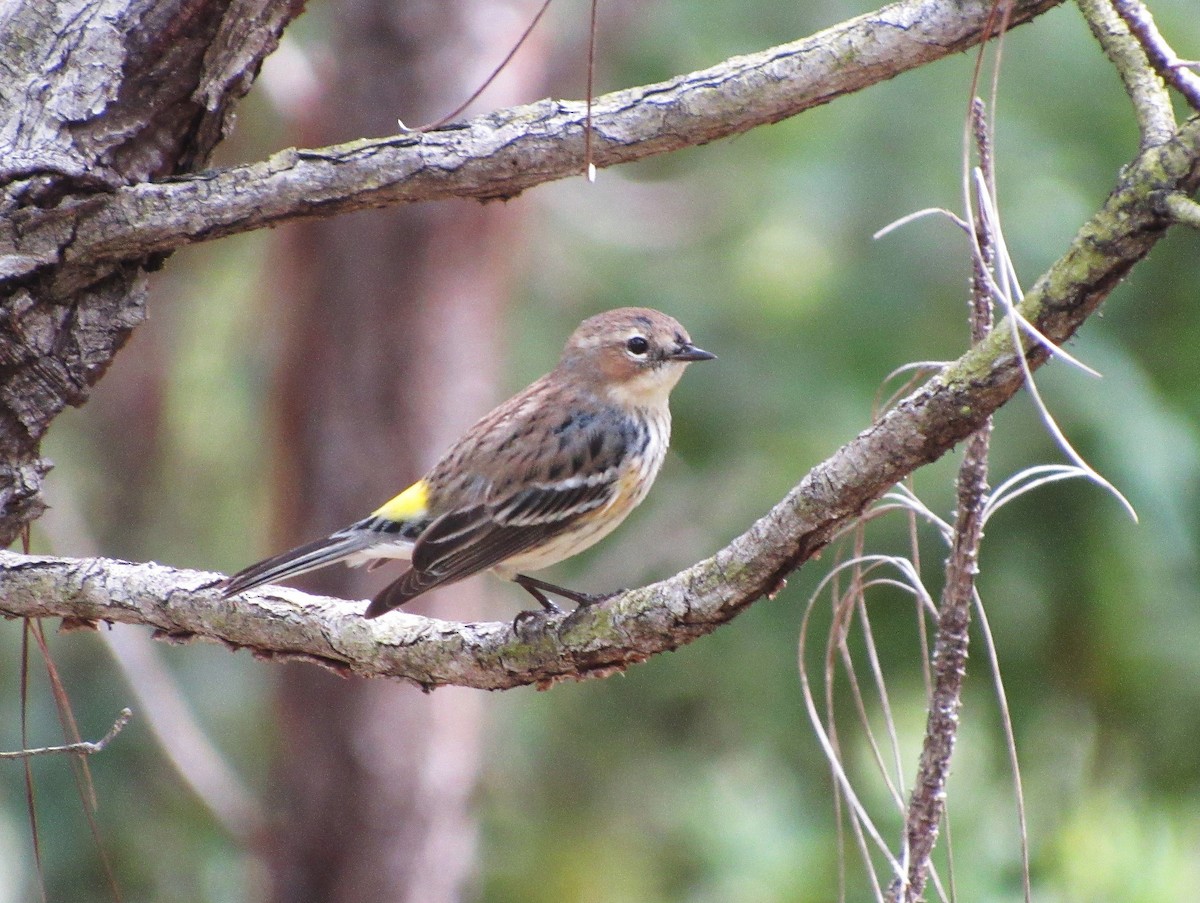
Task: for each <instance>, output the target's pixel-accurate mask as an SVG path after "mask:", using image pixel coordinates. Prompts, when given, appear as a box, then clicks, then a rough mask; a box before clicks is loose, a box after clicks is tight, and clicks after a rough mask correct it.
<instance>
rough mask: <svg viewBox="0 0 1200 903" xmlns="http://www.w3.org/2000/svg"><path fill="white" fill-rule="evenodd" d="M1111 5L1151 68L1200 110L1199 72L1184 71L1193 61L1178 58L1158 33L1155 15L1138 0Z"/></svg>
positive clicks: (1118, 0)
mask: <svg viewBox="0 0 1200 903" xmlns="http://www.w3.org/2000/svg"><path fill="white" fill-rule="evenodd" d="M1112 5H1113V7H1114V8H1115V9H1116V11H1117V14H1118V15H1119V16H1120V17H1121V18H1122V19H1124V20H1125V24H1126V25H1128V26H1129V30H1130V31H1131V32H1133V34H1134V36H1135V37H1137V39H1138V43H1139V44H1141V45H1142V49H1143V50H1144V51H1146V56H1147V57H1148V58H1149V60H1150V65H1151V66H1153V67H1154V71H1155V72H1157V73H1158V74H1159V75H1161V76H1162V77H1163V79H1164V80H1165V81H1166V82H1167V84H1169V85H1170V86H1171V87H1173V88H1174V89H1175V90H1176V91H1178V92H1179V93H1180V94H1182V95H1183V96H1184V97H1186V98H1187V102H1188V104H1189V105H1190V106H1191V107H1192V109H1193V110H1196V111H1197V112H1200V75H1197V74H1196V73H1194V72H1188V71H1187V67H1189V66H1194V65H1195V63H1190V62H1188V61H1187V60H1181V59H1180V58H1179V55H1178V54H1177V53H1176V52H1175V51H1174V50H1173V49H1172V47H1171V45H1170V44H1168V43H1167V42H1166V40H1165V39H1164V38H1163V36H1162V34H1160V33H1159V30H1158V26H1157V25H1155V24H1154V16H1153V15H1151V14H1150V10H1148V9H1146V7H1145V5H1144V4H1142V3H1141V0H1112Z"/></svg>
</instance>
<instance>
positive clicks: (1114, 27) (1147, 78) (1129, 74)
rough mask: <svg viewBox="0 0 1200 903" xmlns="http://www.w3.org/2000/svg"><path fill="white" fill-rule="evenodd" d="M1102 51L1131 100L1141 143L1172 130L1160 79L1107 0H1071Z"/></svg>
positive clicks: (1161, 138) (1167, 99)
mask: <svg viewBox="0 0 1200 903" xmlns="http://www.w3.org/2000/svg"><path fill="white" fill-rule="evenodd" d="M1075 2H1076V3H1077V5H1078V6H1079V10H1080V12H1082V13H1083V17H1084V18H1085V19H1086V20H1087V23H1088V27H1089V28H1090V29H1091V30H1092V34H1093V35H1095V37H1096V40H1097V41H1099V42H1100V46H1101V47H1102V48H1103V49H1104V55H1105V56H1107V57H1108V58H1109V60H1110V61H1111V62H1112V64H1113V65H1114V66H1115V67H1116V69H1117V72H1118V74H1120V76H1121V81H1122V82H1124V84H1125V93H1126V94H1128V95H1129V99H1130V100H1131V101H1133V111H1134V115H1135V116H1137V121H1138V131H1140V132H1141V135H1142V147H1149V146H1150V145H1152V144H1158V143H1160V142H1162V141H1165V140H1166V139H1167V138H1168V137H1170V135H1171V133H1172V132H1174V131H1175V113H1174V111H1173V110H1172V109H1171V97H1170V95H1168V94H1167V89H1166V87H1165V86H1164V85H1163V83H1162V79H1160V78H1159V77H1158V75H1157V74H1156V73H1155V72H1154V70H1153V69H1152V68H1150V60H1149V58H1148V57H1147V56H1146V51H1145V50H1144V49H1143V47H1142V45H1141V44H1140V43H1139V42H1138V40H1137V38H1135V37H1134V35H1133V34H1132V33H1131V32H1130V30H1129V26H1128V25H1127V24H1126V22H1125V20H1124V19H1122V18H1121V17H1120V16H1119V15H1117V11H1116V10H1115V9H1113V5H1112V3H1111V2H1110V0H1075Z"/></svg>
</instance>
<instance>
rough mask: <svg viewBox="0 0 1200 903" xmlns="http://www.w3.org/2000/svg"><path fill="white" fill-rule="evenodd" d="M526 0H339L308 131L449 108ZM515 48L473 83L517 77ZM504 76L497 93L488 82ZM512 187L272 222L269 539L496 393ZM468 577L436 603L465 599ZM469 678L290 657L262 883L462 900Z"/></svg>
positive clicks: (522, 89) (325, 575) (472, 762)
mask: <svg viewBox="0 0 1200 903" xmlns="http://www.w3.org/2000/svg"><path fill="white" fill-rule="evenodd" d="M529 15H532V9H531V7H530V6H529V5H528V4H519V3H513V4H505V3H491V4H489V8H487V9H486V10H485V11H484V12H483V13H481V12H480V11H479V9H478V4H477V3H472V2H468V0H462V2H454V3H446V2H441V0H439V2H436V3H408V4H401V3H398V2H395V0H342V2H340V3H339V4H338V6H337V11H336V17H335V22H336V28H337V33H336V35H335V36H334V37H333V42H334V48H333V49H334V51H335V59H336V60H337V61H338V62H337V69H336V72H335V73H333V75H332V78H331V79H330V81H329V83H328V85H327V87H326V88H325V93H324V95H323V97H322V98H321V100H320V102H319V104H318V105H317V109H315V110H314V111H313V113H312V116H311V118H310V119H309V120H308V123H309V125H308V133H307V134H304V135H303V136H301V137H302V140H303V141H304V142H305V143H314V142H316V143H323V142H326V141H334V140H348V139H351V138H356V137H359V136H363V135H380V134H387V133H389V132H390V131H394V129H395V121H396V119H397V118H403V119H404V120H406V121H408V122H414V123H415V122H422V121H426V120H429V119H434V118H437V117H438V116H440V115H442V114H444V113H446V112H448V111H449V110H451V109H453V108H454V107H455V106H456V105H457V104H458V103H459V102H461V100H462V99H464V98H465V97H467V96H468V95H469V94H470V93H471V91H472V89H473V88H474V87H475V86H476V85H477V84H478V83H479V82H480V81H482V79H483V78H484V77H486V74H487V72H488V71H489V70H490V69H491V68H492V67H493V66H494V65H495V64H496V63H497V62H499V60H500V59H502V58H503V55H504V53H505V52H506V51H507V49H508V47H510V46H511V45H512V43H514V42H515V40H516V39H517V37H518V36H519V33H520V29H521V28H522V27H523V25H524V22H523V21H522V18H523V17H527V16H529ZM533 52H535V51H533V50H532V48H526V49H525V50H524V51H523V52H522V54H521V56H520V57H519V58H518V60H517V61H516V63H515V64H514V65H512V66H510V68H509V69H507V70H506V72H505V74H504V79H503V81H504V85H503V86H502V87H501V90H499V91H495V90H494V91H491V92H489V95H488V96H487V98H485V99H486V100H487V102H489V103H494V104H500V103H510V102H513V101H516V100H518V99H522V98H528V97H530V96H532V94H533V92H534V91H536V88H535V87H534V83H535V82H536V81H537V80H538V77H539V71H538V68H537V66H535V65H532V64H531V63H530V59H531V53H533ZM498 95H503V96H498ZM519 215H520V212H519V210H518V209H517V206H516V205H500V204H491V205H487V206H481V205H479V204H477V203H474V202H451V203H444V204H438V205H436V206H435V205H428V204H426V205H417V206H411V207H407V208H403V209H397V210H394V211H388V212H370V213H364V214H358V215H355V216H352V217H346V218H342V219H340V220H337V221H322V222H314V223H311V224H307V225H304V226H301V227H298V228H296V229H294V230H292V231H291V232H290V234H289V235H288V241H287V242H286V244H285V248H284V250H283V256H284V258H285V259H284V260H283V261H281V266H280V268H279V269H280V272H281V273H284V274H287V276H286V277H285V278H284V279H283V280H282V285H281V286H280V288H281V294H282V295H283V297H282V298H281V299H280V303H279V307H278V309H279V311H280V316H281V317H282V318H284V319H285V320H286V327H285V329H286V338H285V341H284V346H283V350H282V355H283V358H282V362H281V367H280V372H279V390H278V398H277V399H276V401H277V410H276V412H275V413H276V414H277V415H278V417H279V421H278V423H279V429H278V444H277V449H276V453H275V456H274V460H275V461H276V462H277V466H278V471H277V473H276V475H275V477H276V480H277V490H278V491H277V493H276V497H277V508H276V511H277V513H278V522H277V529H276V534H277V541H278V545H279V548H283V547H285V546H289V545H293V544H298V543H300V542H303V541H306V540H308V539H312V538H314V537H317V536H321V535H324V534H326V533H328V532H330V531H331V530H334V529H336V528H338V527H342V526H344V525H346V524H348V523H350V522H351V521H353V520H356V519H358V518H360V517H362V516H363V515H364V514H365V513H367V512H368V511H370V510H373V509H374V508H375V507H377V506H378V505H380V504H381V503H382V502H384V501H386V500H387V499H388V498H389V497H390V496H391V495H393V494H394V493H396V492H398V491H400V490H401V489H403V488H404V487H405V486H407V485H408V484H409V483H410V482H412V481H413V480H415V479H417V478H418V477H419V476H420V475H421V474H422V473H423V472H424V470H425V469H426V468H428V467H429V466H430V464H432V463H433V461H434V460H435V459H436V457H437V456H438V454H440V452H441V451H443V450H444V449H445V448H446V447H447V445H448V444H449V443H450V442H452V441H453V440H454V439H455V438H456V437H457V435H458V434H459V433H461V432H462V430H464V429H465V428H467V427H468V426H469V425H470V424H471V423H472V422H473V421H474V419H475V418H476V417H478V416H479V415H480V414H482V413H483V412H484V411H486V410H487V409H488V408H489V407H490V406H491V405H492V404H494V403H495V402H496V401H498V400H499V393H498V391H497V388H496V383H497V380H496V376H497V373H498V370H499V362H500V359H501V354H500V351H501V342H500V339H499V338H498V337H499V336H500V334H501V329H500V325H501V320H502V313H503V310H504V307H505V303H506V295H507V288H508V283H509V277H510V275H511V273H512V269H513V261H514V258H515V257H518V256H519V254H517V253H515V251H514V239H513V236H514V234H515V233H516V231H517V230H516V228H515V226H516V224H515V222H514V220H515V218H516V217H519ZM394 576H395V570H394V567H389V568H385V569H383V570H381V571H380V572H378V573H367V572H365V571H361V570H347V569H343V568H334V569H329V570H326V571H322V572H317V573H315V574H312V575H309V577H308V579H307V582H306V583H304V584H303V585H304V586H305V587H306V588H309V589H313V590H319V591H321V592H325V593H329V594H331V595H343V596H345V597H347V598H353V599H362V598H364V597H366V596H369V595H370V594H371V593H372V592H373V591H374V590H376V589H378V588H379V587H380V586H382V584H383V582H385V581H386V580H388V579H390V578H392V577H394ZM485 592H486V585H485V583H484V582H483V581H482V580H475V581H468V582H467V583H465V584H461V585H458V586H455V587H453V588H451V589H449V590H447V591H445V592H443V593H441V594H440V595H437V594H431V601H430V602H429V603H426V606H425V608H424V610H425V611H428V610H429V609H431V608H433V609H436V610H437V611H438V612H439V613H441V614H443V615H444V616H446V617H451V618H455V619H459V620H472V619H479V618H482V617H483V615H484V612H485V599H484V593H485ZM483 703H484V699H483V697H481V696H479V695H478V694H476V693H471V692H469V691H459V690H454V691H452V692H439V693H437V694H433V695H425V694H422V693H420V692H419V691H418V690H416V689H415V688H413V687H408V686H404V685H399V684H395V683H385V682H380V681H362V680H357V679H350V680H346V679H342V678H339V677H334V676H332V675H330V674H328V673H326V672H324V671H322V670H320V669H317V668H313V667H311V666H309V665H291V666H288V667H287V668H286V669H285V671H284V673H283V674H282V675H281V680H280V684H279V690H278V706H279V712H280V727H281V736H280V745H279V752H278V760H277V762H276V765H275V769H274V778H275V782H276V785H277V788H278V795H279V800H280V804H281V806H282V811H281V812H280V813H279V814H280V815H281V818H280V819H279V820H278V822H277V825H278V827H277V829H276V830H275V832H274V834H273V836H272V837H271V838H270V841H269V845H268V850H267V858H268V861H269V863H270V869H271V873H272V876H273V891H272V893H273V897H274V899H276V900H279V901H288V903H296V901H304V900H314V901H316V900H320V901H347V903H349V901H355V903H360V901H363V900H388V901H393V900H395V901H400V900H411V901H421V903H438V901H450V900H456V899H459V898H460V897H461V895H462V886H463V883H464V881H465V880H466V878H467V877H468V875H469V874H470V870H471V865H472V861H473V849H474V832H475V823H474V816H473V815H472V813H471V811H470V806H469V800H470V796H471V794H472V791H473V788H474V784H475V781H476V777H477V774H478V769H479V751H480V739H481V732H482V729H483V728H482V716H483Z"/></svg>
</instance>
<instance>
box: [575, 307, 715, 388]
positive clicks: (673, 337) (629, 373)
mask: <svg viewBox="0 0 1200 903" xmlns="http://www.w3.org/2000/svg"><path fill="white" fill-rule="evenodd" d="M714 358H716V355H715V354H712V353H711V352H708V351H704V350H703V349H701V348H697V347H696V346H695V345H693V344H692V340H691V337H690V336H688V334H687V330H685V329H684V328H683V327H682V326H681V325H680V324H679V321H678V320H676V319H675V318H674V317H668V316H667V315H666V314H664V313H659V312H658V311H657V310H651V309H649V308H646V307H621V308H618V309H616V310H609V311H605V312H604V313H602V314H597V315H596V316H594V317H589V318H588V319H586V320H584V321H583V322H582V323H581V324H579V328H578V329H576V330H575V332H574V333H572V335H571V338H569V339H568V340H567V346H566V348H564V349H563V355H562V359H561V360H560V361H559V367H560V368H562V369H565V370H568V371H570V372H571V375H572V376H573V377H574V378H576V379H585V380H587V381H588V382H589V383H591V384H592V385H593V387H595V388H597V389H600V390H602V391H603V393H604V394H607V395H608V396H609V398H611V399H612V400H613V401H616V402H618V403H619V404H623V405H628V406H635V407H644V406H649V405H659V404H665V403H666V400H667V396H668V395H670V393H671V390H672V389H673V388H675V384H676V383H677V382H679V378H680V377H681V376H683V371H684V368H685V367H687V365H688V364H690V363H692V362H693V361H710V360H713V359H714Z"/></svg>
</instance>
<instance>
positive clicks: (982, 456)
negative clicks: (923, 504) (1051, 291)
mask: <svg viewBox="0 0 1200 903" xmlns="http://www.w3.org/2000/svg"><path fill="white" fill-rule="evenodd" d="M971 123H972V126H973V133H974V135H975V140H976V145H977V148H978V154H979V160H980V165H981V166H984V167H990V165H991V160H992V155H991V147H990V135H989V132H988V128H987V124H986V121H985V115H984V108H983V104H982V102H981V101H979V100H976V101H975V102H973V103H972V106H971ZM984 176H985V178H984V180H983V181H984V184H985V186H986V185H991V184H994V180H993V179H992V178H991V173H990V172H988V171H986V170H985V172H984ZM985 190H986V188H985ZM975 231H976V236H977V243H978V247H979V251H980V253H979V255H978V257H977V259H976V267H975V274H974V278H973V279H972V284H971V317H970V323H971V339H972V341H973V342H976V343H978V342H980V341H982V340H983V339H984V338H985V337H986V336H987V334H988V333H989V332H990V331H991V328H992V319H993V315H992V305H991V289H990V287H989V286H988V285H987V280H986V279H985V278H984V271H985V270H987V269H989V268H991V267H993V266H994V262H995V259H996V245H995V242H994V241H993V236H992V232H991V230H990V228H989V226H988V223H987V220H986V218H984V217H983V216H979V217H977V219H976V222H975ZM991 432H992V421H991V419H990V418H989V419H988V420H987V421H986V422H985V423H984V424H983V426H982V427H981V428H980V429H979V430H978V431H977V432H975V433H974V434H973V435H972V436H971V437H970V438H969V439H968V440H967V445H966V451H965V452H964V454H963V462H962V464H961V465H960V466H959V471H958V493H957V494H958V499H957V501H958V514H957V517H956V520H955V524H954V535H953V538H952V541H951V549H950V555H949V557H948V558H947V560H946V583H945V587H944V588H943V590H942V600H941V605H940V606H939V609H938V627H937V639H936V641H935V645H934V654H933V658H934V660H933V670H934V681H933V694H932V696H931V697H930V700H929V714H928V718H927V721H926V726H925V741H924V744H923V746H922V749H921V758H920V762H919V764H918V769H917V780H916V783H915V785H914V786H913V791H912V796H911V798H910V800H909V806H908V815H907V817H906V819H905V832H904V853H905V855H904V856H902V857H901V858H903V859H906V860H907V862H908V871H907V874H906V875H905V876H903V878H901V877H900V876H897V877H896V878H895V879H894V880H893V881H892V884H891V886H890V887H889V888H888V899H889V900H892V901H901V900H903V901H905V903H912V901H916V900H918V899H920V898H921V896H922V894H923V892H924V890H925V884H926V882H927V880H928V876H929V871H930V868H931V863H930V857H931V856H932V853H933V847H934V845H935V844H936V843H937V838H938V832H939V830H940V827H941V823H942V819H943V817H944V815H945V808H946V782H947V780H948V779H949V776H950V760H951V757H952V756H953V754H954V745H955V741H956V740H957V737H958V712H959V708H960V707H961V705H962V687H963V680H964V678H965V677H966V662H967V648H968V643H969V639H970V634H969V627H970V623H971V600H972V599H973V597H974V594H975V574H976V573H977V571H978V559H979V545H980V543H981V542H982V540H983V511H984V504H985V502H986V500H987V474H988V450H989V447H990V443H991Z"/></svg>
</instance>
